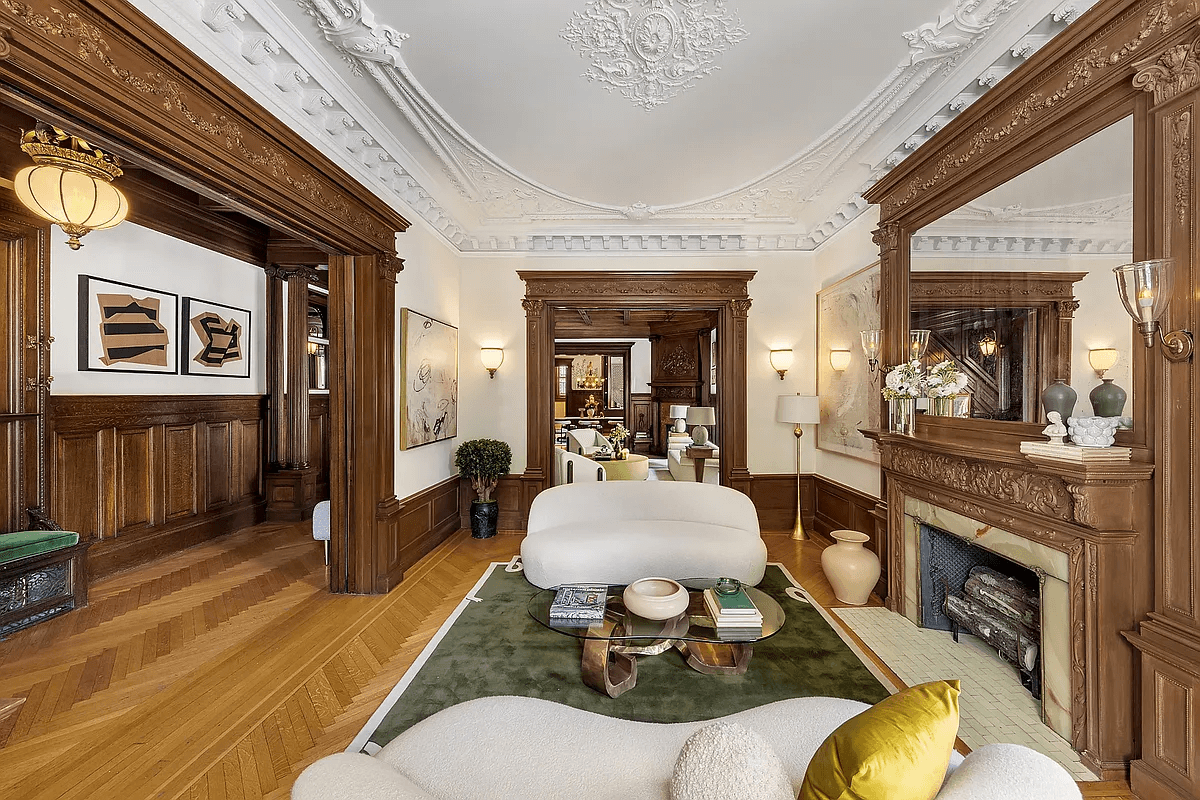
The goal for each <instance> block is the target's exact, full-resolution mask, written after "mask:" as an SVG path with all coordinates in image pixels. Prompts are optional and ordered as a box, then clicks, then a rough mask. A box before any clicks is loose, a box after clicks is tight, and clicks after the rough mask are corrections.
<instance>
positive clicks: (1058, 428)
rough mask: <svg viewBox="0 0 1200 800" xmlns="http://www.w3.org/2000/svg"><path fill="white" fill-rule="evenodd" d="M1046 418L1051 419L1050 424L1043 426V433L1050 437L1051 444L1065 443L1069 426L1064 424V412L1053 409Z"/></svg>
mask: <svg viewBox="0 0 1200 800" xmlns="http://www.w3.org/2000/svg"><path fill="white" fill-rule="evenodd" d="M1046 419H1048V420H1050V424H1049V425H1047V426H1046V427H1045V428H1042V434H1043V435H1045V436H1048V437H1050V444H1063V443H1064V442H1063V439H1065V438H1066V435H1067V426H1066V425H1063V422H1062V414H1060V413H1058V412H1057V411H1051V412H1050V413H1049V414H1047V415H1046Z"/></svg>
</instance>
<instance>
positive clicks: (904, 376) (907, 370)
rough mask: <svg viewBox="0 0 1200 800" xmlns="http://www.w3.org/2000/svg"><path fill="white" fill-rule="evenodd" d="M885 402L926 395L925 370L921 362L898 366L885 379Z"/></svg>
mask: <svg viewBox="0 0 1200 800" xmlns="http://www.w3.org/2000/svg"><path fill="white" fill-rule="evenodd" d="M883 383H884V386H883V399H884V400H908V399H912V398H914V397H923V396H924V395H925V370H923V369H921V362H920V361H919V360H916V359H914V360H912V361H909V362H906V363H904V364H897V365H896V366H894V367H892V369H891V371H890V372H888V374H887V378H885V379H884V382H883Z"/></svg>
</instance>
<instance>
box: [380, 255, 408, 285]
mask: <svg viewBox="0 0 1200 800" xmlns="http://www.w3.org/2000/svg"><path fill="white" fill-rule="evenodd" d="M376 265H377V266H378V268H379V277H380V278H382V279H383V280H385V281H391V282H392V283H395V282H396V276H397V275H399V274H400V272H401V271H402V270H403V269H404V259H403V258H400V257H399V256H396V255H394V254H391V253H380V254H379V256H378V257H377V258H376Z"/></svg>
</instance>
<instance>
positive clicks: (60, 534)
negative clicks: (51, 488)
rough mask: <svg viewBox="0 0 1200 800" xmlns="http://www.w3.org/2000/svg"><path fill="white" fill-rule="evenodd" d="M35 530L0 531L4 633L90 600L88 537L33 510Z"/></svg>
mask: <svg viewBox="0 0 1200 800" xmlns="http://www.w3.org/2000/svg"><path fill="white" fill-rule="evenodd" d="M29 516H30V519H31V523H32V524H31V529H30V530H27V531H18V532H16V533H4V534H0V638H2V637H4V636H7V635H8V634H10V633H13V632H14V631H19V630H21V629H22V628H27V627H29V626H30V625H33V624H35V623H38V622H41V621H43V620H47V619H50V618H51V617H56V616H58V615H59V614H65V613H66V612H68V611H70V610H72V609H74V608H81V607H83V606H85V605H87V590H88V580H87V563H86V561H85V556H86V553H87V549H88V546H89V545H90V544H91V543H90V542H80V541H79V534H78V533H73V532H71V531H64V530H63V529H62V528H60V527H59V526H58V525H57V524H55V523H54V522H53V521H52V520H50V519H49V518H47V517H45V516H44V515H42V514H40V513H39V512H37V511H35V510H33V509H30V511H29Z"/></svg>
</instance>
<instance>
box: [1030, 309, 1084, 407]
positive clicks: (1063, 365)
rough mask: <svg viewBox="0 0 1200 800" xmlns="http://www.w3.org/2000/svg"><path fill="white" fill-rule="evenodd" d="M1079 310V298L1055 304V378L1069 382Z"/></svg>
mask: <svg viewBox="0 0 1200 800" xmlns="http://www.w3.org/2000/svg"><path fill="white" fill-rule="evenodd" d="M1078 310H1079V301H1078V300H1059V301H1057V302H1055V304H1054V314H1055V317H1056V318H1057V319H1056V321H1057V322H1058V339H1057V341H1056V342H1055V343H1054V344H1055V347H1054V353H1055V358H1054V378H1053V379H1055V380H1057V379H1062V380H1064V381H1067V382H1068V383H1070V381H1071V344H1070V343H1071V325H1072V324H1073V323H1074V322H1075V312H1076V311H1078ZM1035 402H1036V400H1035Z"/></svg>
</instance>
